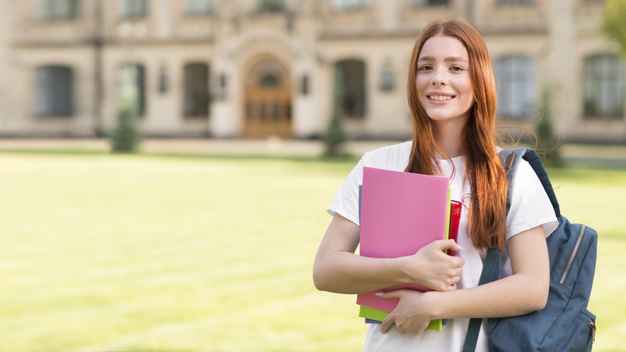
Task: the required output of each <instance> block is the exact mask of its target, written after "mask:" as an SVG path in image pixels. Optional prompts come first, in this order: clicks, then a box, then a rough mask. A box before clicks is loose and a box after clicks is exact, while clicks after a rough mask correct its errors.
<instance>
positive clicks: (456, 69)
mask: <svg viewBox="0 0 626 352" xmlns="http://www.w3.org/2000/svg"><path fill="white" fill-rule="evenodd" d="M450 71H456V72H458V71H463V67H461V66H452V67H450Z"/></svg>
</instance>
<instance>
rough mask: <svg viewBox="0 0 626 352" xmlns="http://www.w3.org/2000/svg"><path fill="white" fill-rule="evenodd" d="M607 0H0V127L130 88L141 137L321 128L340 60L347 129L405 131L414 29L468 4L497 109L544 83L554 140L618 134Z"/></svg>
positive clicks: (86, 133)
mask: <svg viewBox="0 0 626 352" xmlns="http://www.w3.org/2000/svg"><path fill="white" fill-rule="evenodd" d="M59 4H60V5H59ZM602 10H603V7H602V1H593V0H568V1H549V0H430V1H429V0H343V1H341V0H297V1H296V0H283V1H280V0H260V1H256V0H255V1H253V0H228V1H225V0H167V1H160V0H114V1H104V0H65V1H58V0H56V1H46V0H21V1H2V2H0V75H1V77H2V79H1V80H0V135H2V136H68V137H93V136H102V135H104V134H105V133H106V131H108V130H110V129H111V128H112V126H113V124H114V123H115V113H116V109H117V106H118V103H119V101H120V95H121V94H122V93H123V92H125V91H127V90H125V89H124V87H126V88H128V87H130V88H131V91H132V92H134V93H133V94H134V95H133V96H134V99H135V100H134V101H136V104H137V106H138V108H139V111H140V114H141V117H140V119H139V124H140V128H141V129H142V130H143V132H144V133H145V134H146V135H148V136H171V137H207V136H208V137H216V138H231V137H234V138H240V137H250V138H264V137H268V136H279V137H283V138H313V137H319V136H321V135H323V134H324V132H325V130H326V126H327V124H328V120H329V118H330V116H331V111H330V110H331V107H332V92H333V74H334V72H335V69H336V68H342V71H343V72H344V88H345V90H346V96H345V99H344V102H343V103H344V104H343V105H344V107H345V109H346V114H347V116H346V118H345V126H346V129H347V131H348V132H349V134H350V135H351V136H353V137H361V138H409V137H410V133H411V122H410V116H409V111H408V108H407V104H406V93H405V91H406V80H407V77H406V75H407V70H408V69H407V66H408V61H409V56H410V52H411V49H412V46H413V42H414V40H415V37H416V36H417V34H418V33H419V31H420V30H421V28H423V26H424V25H425V24H426V23H428V22H429V21H431V20H433V19H436V18H447V17H463V18H466V19H467V20H469V21H470V22H471V23H472V24H473V25H474V26H475V27H476V28H477V29H478V30H479V31H480V32H481V33H482V34H483V35H484V38H485V40H486V42H487V45H488V47H489V50H490V55H491V59H492V62H493V64H494V68H495V71H496V77H497V80H498V94H499V100H500V110H499V113H500V115H501V120H502V123H503V124H505V125H514V126H531V125H532V124H533V123H536V121H537V119H538V118H540V117H541V116H542V111H543V106H542V96H543V95H544V92H549V96H550V103H549V104H550V108H551V112H552V116H553V118H554V120H555V121H554V124H555V129H556V131H557V133H558V134H559V135H560V137H561V139H562V140H565V141H582V142H605V143H626V111H625V108H624V100H626V99H625V98H626V89H625V88H624V87H625V86H626V70H625V69H624V66H626V64H625V62H624V60H623V59H621V58H620V57H619V56H618V52H619V48H618V46H617V44H616V43H612V42H609V41H608V40H607V39H605V37H603V36H602V35H601V34H600V33H599V30H598V26H599V23H600V21H601V16H602ZM129 72H130V73H132V74H128V73H129Z"/></svg>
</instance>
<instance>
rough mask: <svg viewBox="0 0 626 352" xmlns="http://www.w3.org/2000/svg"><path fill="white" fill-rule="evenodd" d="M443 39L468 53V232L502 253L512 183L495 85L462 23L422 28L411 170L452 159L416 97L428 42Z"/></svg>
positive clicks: (431, 169) (410, 88)
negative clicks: (502, 155)
mask: <svg viewBox="0 0 626 352" xmlns="http://www.w3.org/2000/svg"><path fill="white" fill-rule="evenodd" d="M436 35H444V36H449V37H453V38H456V39H458V40H459V41H460V42H461V43H462V44H463V45H464V46H465V48H466V49H467V52H468V56H469V74H470V77H471V81H472V86H473V90H474V104H473V106H472V107H471V108H470V109H471V111H470V117H469V119H468V120H467V123H466V127H465V129H464V135H463V136H462V138H463V143H462V153H463V154H464V155H465V172H466V175H467V176H466V177H468V179H469V181H470V184H471V206H470V213H469V223H468V231H469V232H468V233H469V234H470V237H471V239H472V243H473V244H474V246H475V247H477V248H497V249H500V250H502V249H503V248H504V245H505V243H506V194H507V188H508V182H507V179H506V174H505V172H504V168H503V166H502V163H501V162H500V159H499V157H498V152H497V150H496V144H497V143H498V141H499V139H498V135H497V133H496V107H497V94H496V84H495V79H494V76H493V70H492V68H491V62H490V60H489V53H488V51H487V46H486V44H485V42H484V40H483V38H482V36H481V35H480V34H479V33H478V31H477V30H476V29H474V28H473V27H472V26H471V25H470V24H469V23H467V22H465V21H462V20H457V19H453V20H438V21H435V22H432V23H430V24H429V25H428V26H426V28H424V29H423V30H422V31H421V32H420V34H419V36H418V37H417V39H416V41H415V46H414V47H413V53H412V54H411V63H410V66H409V75H408V81H407V96H408V102H409V107H410V109H411V115H412V120H413V145H412V148H411V155H410V157H409V163H408V165H407V167H406V170H405V171H407V172H414V173H421V174H429V175H438V174H441V170H440V168H439V165H438V163H437V161H436V156H435V152H436V151H437V152H439V153H440V154H441V155H442V156H444V158H446V159H448V160H450V157H449V156H447V155H446V154H445V153H444V152H443V150H441V148H439V146H438V145H437V143H436V142H435V136H434V133H433V122H432V120H431V119H430V118H429V117H428V115H427V114H426V112H425V110H424V108H423V107H422V106H421V105H420V104H419V101H418V99H417V94H418V93H417V89H416V87H415V78H416V76H417V72H418V71H417V59H418V57H419V54H420V51H421V50H422V46H423V45H424V43H425V42H426V40H428V39H429V38H431V37H433V36H436Z"/></svg>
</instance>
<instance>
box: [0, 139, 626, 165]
mask: <svg viewBox="0 0 626 352" xmlns="http://www.w3.org/2000/svg"><path fill="white" fill-rule="evenodd" d="M393 143H397V141H358V142H349V143H347V145H346V151H347V152H349V153H351V154H354V155H362V154H363V153H364V152H366V151H368V150H372V149H375V148H378V147H381V146H384V145H389V144H393ZM18 149H21V150H24V149H34V150H38V149H39V150H41V149H57V150H94V151H108V150H109V143H108V141H107V140H106V139H0V150H18ZM141 149H142V150H143V151H145V152H148V153H156V152H172V153H200V154H226V155H246V154H249V155H284V156H318V155H321V153H322V151H323V150H324V146H323V144H322V143H321V142H320V141H308V140H281V139H272V138H270V139H258V140H249V139H245V140H239V139H148V140H145V141H143V143H142V144H141ZM561 151H562V154H563V156H564V157H565V158H566V159H567V160H568V161H570V162H573V163H576V164H586V165H604V166H615V167H626V145H623V146H596V145H570V144H568V145H563V146H562V149H561Z"/></svg>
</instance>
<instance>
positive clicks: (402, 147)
mask: <svg viewBox="0 0 626 352" xmlns="http://www.w3.org/2000/svg"><path fill="white" fill-rule="evenodd" d="M412 143H413V142H412V141H407V142H402V143H397V144H392V145H388V146H384V147H380V148H377V149H374V150H372V151H369V152H366V153H365V154H364V155H363V158H362V161H363V166H368V167H377V168H381V169H389V170H399V171H400V170H404V168H406V165H407V164H408V162H409V155H410V154H411V145H412Z"/></svg>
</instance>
